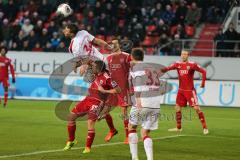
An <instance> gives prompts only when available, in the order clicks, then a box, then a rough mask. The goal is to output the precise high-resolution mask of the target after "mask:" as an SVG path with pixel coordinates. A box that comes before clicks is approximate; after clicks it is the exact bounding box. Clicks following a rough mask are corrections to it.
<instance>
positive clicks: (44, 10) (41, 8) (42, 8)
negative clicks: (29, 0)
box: [38, 0, 53, 21]
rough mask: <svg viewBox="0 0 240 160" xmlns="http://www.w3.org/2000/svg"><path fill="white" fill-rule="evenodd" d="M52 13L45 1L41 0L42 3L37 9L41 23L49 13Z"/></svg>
mask: <svg viewBox="0 0 240 160" xmlns="http://www.w3.org/2000/svg"><path fill="white" fill-rule="evenodd" d="M52 11H53V8H52V6H51V5H50V4H49V3H48V1H47V0H42V3H41V4H40V6H39V7H38V13H39V16H40V18H41V19H42V20H43V21H46V20H47V18H48V16H49V15H50V13H51V12H52Z"/></svg>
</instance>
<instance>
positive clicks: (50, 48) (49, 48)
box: [43, 42, 53, 52]
mask: <svg viewBox="0 0 240 160" xmlns="http://www.w3.org/2000/svg"><path fill="white" fill-rule="evenodd" d="M43 51H44V52H53V48H52V45H51V43H50V42H47V43H46V44H45V47H44V48H43Z"/></svg>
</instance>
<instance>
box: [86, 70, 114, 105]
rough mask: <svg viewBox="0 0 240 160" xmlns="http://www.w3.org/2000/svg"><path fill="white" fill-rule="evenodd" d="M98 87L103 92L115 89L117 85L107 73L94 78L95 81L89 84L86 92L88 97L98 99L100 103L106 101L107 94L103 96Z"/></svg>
mask: <svg viewBox="0 0 240 160" xmlns="http://www.w3.org/2000/svg"><path fill="white" fill-rule="evenodd" d="M98 86H101V87H103V88H104V89H105V90H109V89H113V88H116V87H117V86H118V85H117V83H116V82H115V81H113V80H112V78H111V77H110V76H109V74H108V73H107V72H104V73H101V74H99V75H97V76H96V77H95V80H94V81H93V82H92V83H91V85H90V88H89V90H88V97H92V98H95V99H98V100H100V101H106V100H107V97H108V94H104V93H101V92H99V91H98Z"/></svg>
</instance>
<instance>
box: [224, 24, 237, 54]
mask: <svg viewBox="0 0 240 160" xmlns="http://www.w3.org/2000/svg"><path fill="white" fill-rule="evenodd" d="M224 34H225V36H226V41H227V42H226V49H227V50H228V54H226V56H227V57H235V53H234V48H235V46H236V42H234V41H236V40H237V39H238V32H237V31H236V30H235V28H234V25H233V23H230V24H229V27H228V29H227V30H226V31H225V33H224Z"/></svg>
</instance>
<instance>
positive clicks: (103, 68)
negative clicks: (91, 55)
mask: <svg viewBox="0 0 240 160" xmlns="http://www.w3.org/2000/svg"><path fill="white" fill-rule="evenodd" d="M94 63H95V64H96V67H97V69H98V70H99V71H100V72H106V71H107V68H106V64H105V63H104V62H103V61H101V60H96V61H95V62H94Z"/></svg>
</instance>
